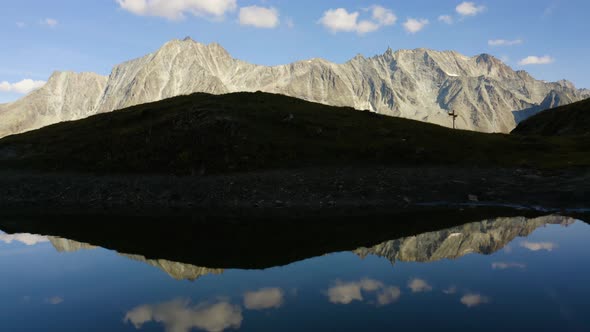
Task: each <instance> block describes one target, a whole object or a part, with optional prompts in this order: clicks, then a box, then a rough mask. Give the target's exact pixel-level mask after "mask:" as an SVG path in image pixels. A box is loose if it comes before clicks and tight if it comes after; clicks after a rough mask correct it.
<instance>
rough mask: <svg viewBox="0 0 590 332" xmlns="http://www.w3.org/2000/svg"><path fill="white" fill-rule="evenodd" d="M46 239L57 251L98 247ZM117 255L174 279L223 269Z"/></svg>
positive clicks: (59, 239)
mask: <svg viewBox="0 0 590 332" xmlns="http://www.w3.org/2000/svg"><path fill="white" fill-rule="evenodd" d="M47 239H49V242H51V244H52V245H53V247H54V248H55V250H57V251H58V252H75V251H79V250H92V249H97V248H98V247H97V246H94V245H91V244H88V243H82V242H77V241H74V240H68V239H64V238H60V237H55V236H48V237H47ZM119 255H121V256H123V257H125V258H128V259H132V260H135V261H139V262H142V263H145V264H149V265H151V266H153V267H156V268H158V269H160V270H162V271H164V272H166V274H168V275H169V276H170V277H172V278H174V279H176V280H191V281H194V280H196V279H198V278H200V277H202V276H204V275H208V274H221V273H223V269H209V268H206V267H200V266H194V265H191V264H184V263H179V262H172V261H168V260H165V259H147V258H146V257H144V256H141V255H131V254H124V253H119Z"/></svg>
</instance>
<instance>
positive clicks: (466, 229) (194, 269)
mask: <svg viewBox="0 0 590 332" xmlns="http://www.w3.org/2000/svg"><path fill="white" fill-rule="evenodd" d="M574 222H575V219H573V218H570V217H561V216H545V217H537V218H530V219H529V218H525V217H512V218H493V219H487V220H483V221H480V222H472V223H467V224H464V225H461V226H454V227H450V228H445V229H442V230H438V231H432V232H422V233H419V234H417V235H411V236H405V237H400V238H398V239H394V240H390V241H386V242H383V243H380V244H377V245H375V246H372V247H361V248H358V249H356V250H352V251H353V252H354V253H356V254H357V255H359V256H360V257H362V258H364V257H366V256H367V255H376V256H379V257H383V258H386V259H388V260H389V261H391V262H392V263H395V262H396V261H403V262H432V261H437V260H441V259H455V258H460V257H462V256H464V255H466V254H469V253H478V254H484V255H487V254H492V253H494V252H496V251H498V250H500V249H502V248H504V247H505V246H506V245H507V244H508V243H510V242H511V241H513V240H514V239H516V238H517V237H527V236H528V235H530V234H531V233H532V232H533V231H534V230H536V229H537V228H539V227H543V226H545V225H549V224H560V225H564V226H568V225H570V224H572V223H574ZM22 235H24V234H14V235H9V234H3V235H2V236H3V237H0V241H3V242H6V243H11V242H13V241H19V242H22V243H24V244H28V245H31V243H33V242H31V239H32V238H34V239H35V241H34V243H42V242H47V241H49V242H50V243H51V244H52V245H53V247H54V248H55V249H56V250H57V251H58V252H75V251H79V250H89V249H96V248H99V246H96V245H93V244H89V243H84V242H78V241H75V240H69V239H65V238H62V237H57V236H40V235H33V234H26V236H22ZM168 244H169V245H173V243H168ZM275 249H276V250H277V251H281V250H286V249H284V248H275ZM275 249H273V250H275ZM330 252H332V251H327V252H324V254H326V253H330ZM119 255H121V256H123V257H125V258H127V259H132V260H135V261H139V262H143V263H145V264H149V265H151V266H153V267H156V268H158V269H160V270H162V271H164V272H165V273H166V274H168V275H169V276H170V277H172V278H174V279H177V280H196V279H198V278H200V277H202V276H204V275H210V274H213V275H218V274H222V273H223V272H224V269H222V268H208V267H201V266H196V265H193V264H187V263H182V262H177V261H172V260H168V259H157V258H147V257H146V255H145V254H143V253H142V252H137V253H134V254H128V253H119ZM264 255H265V253H264V252H261V253H260V256H264ZM319 255H321V254H319ZM150 256H151V255H150ZM315 256H318V255H315ZM315 256H313V255H311V256H308V257H306V258H311V257H315ZM151 257H157V255H156V256H151ZM247 259H249V258H248V257H244V260H247ZM243 264H244V265H246V266H248V265H250V262H243Z"/></svg>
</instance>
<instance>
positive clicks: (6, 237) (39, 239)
mask: <svg viewBox="0 0 590 332" xmlns="http://www.w3.org/2000/svg"><path fill="white" fill-rule="evenodd" d="M1 88H2V83H0V91H1V90H2V89H1ZM0 241H1V242H4V243H8V244H10V243H12V242H20V243H23V244H26V245H27V246H34V245H36V244H38V243H43V242H49V239H48V238H47V237H45V236H41V235H35V234H28V233H23V234H0Z"/></svg>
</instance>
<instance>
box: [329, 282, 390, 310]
mask: <svg viewBox="0 0 590 332" xmlns="http://www.w3.org/2000/svg"><path fill="white" fill-rule="evenodd" d="M363 292H369V293H372V292H375V293H376V295H377V303H378V304H379V305H387V304H391V303H393V302H395V301H397V299H399V297H400V295H401V291H400V289H399V287H394V286H385V285H384V284H383V283H382V282H381V281H378V280H374V279H361V280H360V281H358V282H341V281H336V283H335V285H334V286H332V287H330V288H329V289H328V298H329V300H330V302H332V303H334V304H349V303H351V302H353V301H363V300H364V297H363Z"/></svg>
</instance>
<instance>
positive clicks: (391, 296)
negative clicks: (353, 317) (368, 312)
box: [377, 286, 402, 305]
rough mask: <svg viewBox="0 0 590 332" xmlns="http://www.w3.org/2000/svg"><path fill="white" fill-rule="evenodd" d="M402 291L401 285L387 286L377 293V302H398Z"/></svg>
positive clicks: (381, 303)
mask: <svg viewBox="0 0 590 332" xmlns="http://www.w3.org/2000/svg"><path fill="white" fill-rule="evenodd" d="M401 294H402V292H401V291H400V289H399V287H395V286H390V287H385V288H383V289H382V290H381V291H379V293H377V304H379V305H388V304H391V303H394V302H396V301H397V300H398V299H399V297H400V296H401Z"/></svg>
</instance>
